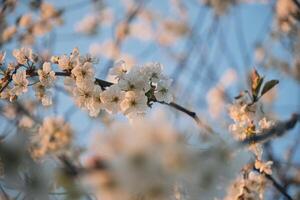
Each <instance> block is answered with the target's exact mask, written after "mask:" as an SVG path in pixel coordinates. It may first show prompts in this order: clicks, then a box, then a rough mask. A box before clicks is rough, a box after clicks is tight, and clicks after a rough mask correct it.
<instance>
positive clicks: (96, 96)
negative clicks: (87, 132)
mask: <svg viewBox="0 0 300 200" xmlns="http://www.w3.org/2000/svg"><path fill="white" fill-rule="evenodd" d="M101 93H102V89H101V87H100V86H99V85H95V86H94V89H93V92H92V97H91V100H90V101H89V103H88V104H87V108H88V110H89V114H90V116H92V117H96V116H97V115H98V114H99V112H100V109H101V108H102V101H101V98H100V95H101Z"/></svg>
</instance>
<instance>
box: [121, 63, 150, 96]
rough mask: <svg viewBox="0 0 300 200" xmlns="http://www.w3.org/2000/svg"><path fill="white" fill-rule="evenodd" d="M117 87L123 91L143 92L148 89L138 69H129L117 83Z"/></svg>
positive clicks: (147, 83) (147, 84) (145, 80)
mask: <svg viewBox="0 0 300 200" xmlns="http://www.w3.org/2000/svg"><path fill="white" fill-rule="evenodd" d="M118 85H119V87H120V88H121V89H122V90H124V91H144V92H147V91H148V90H149V89H150V84H149V82H148V80H147V79H145V76H143V74H142V73H141V72H140V70H139V69H138V67H136V68H133V69H131V70H130V71H129V72H128V73H127V74H125V75H124V76H123V77H122V78H121V79H120V80H119V82H118Z"/></svg>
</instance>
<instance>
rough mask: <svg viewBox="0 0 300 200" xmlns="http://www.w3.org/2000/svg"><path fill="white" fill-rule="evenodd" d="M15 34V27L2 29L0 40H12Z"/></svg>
mask: <svg viewBox="0 0 300 200" xmlns="http://www.w3.org/2000/svg"><path fill="white" fill-rule="evenodd" d="M16 33H17V27H16V26H14V25H12V26H8V27H6V28H5V29H4V31H3V32H2V35H1V39H2V41H3V42H6V41H9V40H11V39H12V38H13V36H14V35H15V34H16Z"/></svg>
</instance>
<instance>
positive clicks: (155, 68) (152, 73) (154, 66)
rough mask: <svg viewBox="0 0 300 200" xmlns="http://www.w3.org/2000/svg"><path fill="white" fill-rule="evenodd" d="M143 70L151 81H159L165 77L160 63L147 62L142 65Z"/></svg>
mask: <svg viewBox="0 0 300 200" xmlns="http://www.w3.org/2000/svg"><path fill="white" fill-rule="evenodd" d="M141 71H142V74H144V76H145V78H147V79H148V80H150V81H151V82H154V83H158V82H159V81H160V80H162V79H164V76H163V75H162V73H161V71H162V66H161V64H160V63H149V64H146V65H144V66H143V67H142V69H141Z"/></svg>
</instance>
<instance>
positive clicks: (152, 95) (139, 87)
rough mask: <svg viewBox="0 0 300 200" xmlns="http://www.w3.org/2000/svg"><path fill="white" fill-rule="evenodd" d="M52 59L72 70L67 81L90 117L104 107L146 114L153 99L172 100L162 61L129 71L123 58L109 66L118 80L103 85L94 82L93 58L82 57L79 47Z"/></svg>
mask: <svg viewBox="0 0 300 200" xmlns="http://www.w3.org/2000/svg"><path fill="white" fill-rule="evenodd" d="M52 61H53V62H55V63H57V64H58V66H59V67H60V68H61V69H62V70H63V71H68V72H70V73H71V79H69V81H68V83H66V84H67V86H69V85H71V90H72V93H73V96H74V98H75V102H76V104H77V105H78V106H79V107H80V108H83V109H87V110H88V111H89V114H90V115H91V116H97V115H98V113H99V112H100V110H101V109H105V110H106V111H108V112H109V113H117V112H123V113H124V114H125V115H126V116H128V117H129V118H134V117H135V116H138V115H143V114H144V113H145V112H146V111H147V109H148V107H149V105H150V104H149V102H151V101H161V102H166V103H169V102H171V101H172V99H173V98H172V94H171V93H170V89H169V88H170V86H171V80H170V79H168V78H166V77H165V76H164V75H163V74H162V66H161V65H160V64H159V63H150V64H146V65H144V66H142V67H138V66H135V67H131V69H130V70H129V67H127V66H126V64H125V62H124V61H120V62H118V63H116V65H115V66H114V67H113V68H111V69H110V76H111V77H113V79H114V81H115V82H116V83H115V84H113V85H111V86H109V87H106V88H101V87H100V86H99V85H97V84H95V69H94V67H93V63H94V59H93V58H91V57H89V56H87V57H84V56H81V55H80V53H79V51H78V50H77V49H74V50H73V52H72V54H71V55H70V56H66V55H63V56H59V57H53V58H52ZM70 82H71V84H70ZM72 82H73V84H72ZM103 89H105V91H103Z"/></svg>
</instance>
